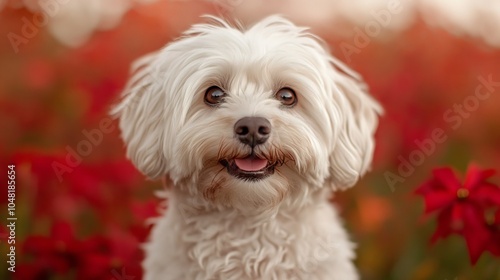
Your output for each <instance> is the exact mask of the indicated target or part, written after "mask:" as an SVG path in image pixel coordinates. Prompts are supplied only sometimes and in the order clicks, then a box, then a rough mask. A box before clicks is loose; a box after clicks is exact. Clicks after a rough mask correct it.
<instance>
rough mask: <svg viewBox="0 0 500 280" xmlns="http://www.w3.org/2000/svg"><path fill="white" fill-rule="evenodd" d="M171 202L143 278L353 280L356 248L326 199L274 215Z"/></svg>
mask: <svg viewBox="0 0 500 280" xmlns="http://www.w3.org/2000/svg"><path fill="white" fill-rule="evenodd" d="M169 204H170V205H169V210H168V211H167V212H166V213H165V216H163V217H161V218H160V219H159V220H158V221H157V223H156V225H155V227H154V229H153V233H152V235H151V240H150V242H149V243H148V244H146V246H145V249H146V256H147V258H146V260H145V262H144V267H145V270H146V275H145V279H342V280H349V279H355V278H353V277H355V275H356V272H355V269H354V267H353V265H352V261H351V260H352V258H353V256H354V254H353V249H352V245H351V243H350V242H349V241H348V238H347V236H346V233H345V231H344V229H343V228H342V227H341V222H340V221H339V220H338V217H337V214H336V211H335V209H334V208H333V207H332V205H331V204H330V203H329V202H327V201H326V199H325V200H324V201H322V202H320V203H316V204H314V205H312V204H311V205H309V206H304V208H302V209H294V208H292V207H290V206H286V205H287V203H283V204H282V207H280V209H279V211H278V213H277V214H276V215H275V216H274V217H269V215H260V216H258V215H244V214H242V213H240V212H237V211H235V210H222V211H214V212H211V213H198V214H196V215H195V214H194V213H193V212H192V209H187V208H184V209H183V206H182V205H183V204H182V203H181V202H180V201H176V200H175V197H174V198H171V200H170V202H169ZM339 273H341V274H339Z"/></svg>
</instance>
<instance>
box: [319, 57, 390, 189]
mask: <svg viewBox="0 0 500 280" xmlns="http://www.w3.org/2000/svg"><path fill="white" fill-rule="evenodd" d="M331 65H332V66H333V71H332V76H333V77H331V78H332V79H331V80H332V81H333V83H334V84H333V86H332V88H333V91H336V92H334V93H332V94H333V95H334V96H336V97H335V99H336V100H338V101H339V103H340V104H339V109H340V110H341V115H342V116H341V118H342V120H341V122H340V123H341V127H339V128H338V129H339V130H338V134H337V135H338V136H337V137H338V138H337V139H336V141H334V147H333V148H332V152H331V154H330V158H329V164H330V167H329V173H330V177H329V178H328V179H327V183H329V184H331V185H332V187H333V189H334V190H339V189H345V188H348V187H351V186H353V185H354V184H355V183H356V182H357V181H358V179H359V178H360V177H361V176H362V175H363V174H364V173H365V172H366V171H368V169H369V167H370V164H371V161H372V158H373V150H374V146H375V143H374V139H373V135H374V133H375V130H376V128H377V124H378V117H379V115H380V114H382V111H383V110H382V107H381V106H380V105H379V104H378V102H377V101H375V99H373V98H372V97H371V96H370V95H369V94H368V87H367V86H366V84H365V83H364V82H363V81H362V79H361V77H360V75H359V74H357V73H356V72H354V71H352V70H351V69H349V68H348V67H347V66H345V65H344V64H343V63H341V62H340V61H338V60H336V59H335V58H333V57H332V58H331ZM333 123H336V124H337V125H338V122H333Z"/></svg>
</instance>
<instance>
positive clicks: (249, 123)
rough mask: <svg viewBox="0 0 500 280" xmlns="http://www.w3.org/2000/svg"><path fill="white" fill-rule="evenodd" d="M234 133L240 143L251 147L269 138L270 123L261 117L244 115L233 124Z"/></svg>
mask: <svg viewBox="0 0 500 280" xmlns="http://www.w3.org/2000/svg"><path fill="white" fill-rule="evenodd" d="M234 133H235V134H236V137H238V139H239V140H240V141H241V143H244V144H247V145H249V146H251V147H252V148H253V147H255V146H257V145H259V144H263V143H265V142H266V141H267V139H269V134H271V123H270V122H269V121H268V120H267V119H265V118H261V117H245V118H242V119H240V120H238V121H237V122H236V123H235V124H234Z"/></svg>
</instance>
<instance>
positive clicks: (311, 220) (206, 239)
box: [115, 16, 381, 280]
mask: <svg viewBox="0 0 500 280" xmlns="http://www.w3.org/2000/svg"><path fill="white" fill-rule="evenodd" d="M211 19H212V21H213V22H212V23H210V24H199V25H194V26H193V27H192V28H191V29H190V30H188V31H187V32H186V33H185V34H184V36H183V37H182V38H181V39H179V40H177V41H175V42H172V43H170V44H169V45H167V46H166V47H165V48H163V49H161V50H160V51H158V52H156V53H154V54H151V55H148V56H146V57H145V58H142V59H140V60H139V61H138V62H137V64H136V65H135V74H134V75H133V77H132V79H131V81H130V83H129V86H128V88H127V89H126V90H125V93H124V96H123V100H122V102H121V103H120V104H119V105H118V106H117V107H116V108H115V114H116V115H117V116H118V117H119V119H120V120H119V122H120V128H121V130H122V137H123V139H124V141H125V143H126V145H127V155H128V157H129V158H130V159H131V160H132V162H133V163H134V164H135V166H136V167H137V168H138V169H139V170H140V171H141V172H142V173H144V174H145V175H147V176H148V177H150V178H160V177H163V178H166V181H167V185H168V189H167V193H168V204H169V205H168V210H167V211H166V212H165V213H164V214H163V216H162V217H160V218H158V220H157V221H156V223H155V225H154V228H153V231H152V234H151V237H150V241H149V242H148V243H147V244H146V245H145V251H146V259H145V261H144V263H143V266H144V270H145V279H147V280H148V279H238V280H239V279H265V280H267V279H329V280H331V279H338V280H349V279H357V278H358V275H357V272H356V269H355V267H354V265H353V263H352V261H353V258H354V252H353V244H352V243H351V242H350V241H349V238H348V237H347V234H346V232H345V230H344V229H343V227H342V224H341V221H340V220H339V218H338V216H337V213H336V210H335V208H334V207H333V206H332V205H331V204H330V202H329V197H330V196H331V193H332V192H333V191H336V190H341V189H345V188H348V187H350V186H352V185H354V184H355V183H356V181H357V180H358V179H359V178H360V176H361V175H363V173H365V171H367V169H368V167H369V165H370V162H371V160H372V154H373V148H374V141H373V133H374V130H375V128H376V126H377V122H378V114H379V113H380V112H381V108H380V107H379V105H378V103H377V102H376V101H375V100H374V99H372V98H371V97H370V96H369V95H368V94H367V92H366V91H367V88H366V86H365V85H364V84H363V82H362V81H361V79H360V77H359V76H358V74H357V73H354V72H353V71H352V70H350V69H348V68H347V67H346V66H345V65H343V64H342V63H340V62H339V61H338V60H336V59H335V58H333V57H332V56H330V54H329V53H328V51H327V50H326V48H324V46H323V43H321V41H320V40H319V39H317V38H316V37H315V36H314V35H311V34H310V33H308V32H307V29H306V28H302V27H297V26H295V25H294V24H292V23H291V22H289V21H288V20H286V19H283V18H281V17H279V16H271V17H268V18H266V19H264V20H262V21H260V22H259V23H257V24H255V25H253V26H252V27H250V28H248V29H245V28H242V27H240V26H232V25H231V24H229V23H227V22H225V21H223V20H220V19H217V18H211Z"/></svg>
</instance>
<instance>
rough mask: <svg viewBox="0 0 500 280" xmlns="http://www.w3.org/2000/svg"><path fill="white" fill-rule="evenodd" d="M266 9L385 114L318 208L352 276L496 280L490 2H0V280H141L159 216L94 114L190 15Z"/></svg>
mask: <svg viewBox="0 0 500 280" xmlns="http://www.w3.org/2000/svg"><path fill="white" fill-rule="evenodd" d="M272 13H281V14H283V15H285V16H287V17H288V18H290V19H292V20H293V21H295V22H297V23H298V24H301V25H306V26H311V29H312V31H313V32H314V33H316V34H318V35H319V36H321V37H322V38H324V40H325V41H326V42H327V43H328V45H329V46H330V47H331V51H332V53H333V54H334V55H335V56H337V57H338V58H339V59H340V60H342V61H344V62H345V63H346V64H347V65H349V66H350V67H352V68H353V69H355V70H356V71H358V72H360V73H361V74H362V75H363V77H364V78H365V80H366V82H367V84H368V85H369V87H370V89H371V93H372V94H373V95H374V96H375V97H376V98H377V99H378V100H379V101H380V102H381V103H382V104H383V106H384V108H385V114H384V116H383V117H382V119H381V122H380V127H379V129H378V132H377V149H376V153H375V159H374V163H373V167H372V171H371V172H370V173H369V174H368V175H367V176H365V178H363V179H362V180H361V181H360V182H359V184H358V185H357V186H356V187H354V188H352V189H350V190H348V191H346V192H343V193H338V194H337V195H336V197H335V198H334V201H335V203H336V204H337V205H338V206H339V209H340V211H341V213H342V216H343V217H344V219H345V223H346V226H347V228H348V229H349V232H350V233H351V236H352V239H353V240H354V241H355V242H356V243H357V244H358V247H357V253H358V258H357V260H356V263H357V266H358V267H359V270H360V273H361V276H362V279H442V280H445V279H460V280H462V279H474V280H476V279H500V262H499V256H500V244H499V242H500V214H499V213H500V210H499V205H500V194H499V187H498V185H499V184H500V175H499V174H495V171H499V170H500V1H494V0H490V1H486V0H485V1H473V0H462V1H451V0H447V1H444V0H443V1H433V0H415V1H411V0H359V1H340V0H338V1H335V0H313V1H299V0H271V1H264V0H255V1H250V0H220V1H195V0H191V1H190V0H109V1H100V0H85V1H84V0H0V37H1V38H2V39H1V40H0V130H1V133H0V154H1V159H0V164H1V166H2V167H1V170H3V171H2V172H4V174H5V177H3V178H4V179H2V180H4V181H3V182H2V185H3V186H6V187H5V188H4V187H2V194H1V195H0V205H1V208H0V209H1V210H0V220H1V221H2V223H0V225H1V226H0V239H1V244H2V246H1V248H0V250H1V256H2V257H1V258H0V259H2V260H3V259H5V260H7V261H2V262H1V263H0V278H1V279H117V280H121V279H129V280H132V279H140V278H141V274H142V272H141V268H140V261H141V259H142V257H143V256H142V252H141V250H140V244H141V242H143V241H144V240H145V239H146V237H147V235H148V231H149V229H150V222H151V218H152V217H154V216H155V215H156V213H157V212H156V211H157V209H158V208H159V207H161V206H162V203H161V199H159V198H157V197H156V196H155V192H156V191H157V190H160V189H161V184H160V183H159V182H154V181H149V180H147V179H146V178H144V177H143V176H142V175H141V174H139V173H138V172H137V171H136V170H135V169H134V167H133V166H132V165H131V164H130V162H129V161H128V160H127V159H126V158H125V151H124V148H123V143H122V142H121V140H120V138H119V131H118V128H117V123H116V121H114V120H112V119H111V118H110V117H109V116H108V112H109V110H110V107H111V106H112V104H113V103H114V102H116V101H117V99H118V96H119V94H120V91H121V89H122V88H123V86H124V84H125V82H126V79H127V77H128V74H129V66H130V64H131V63H132V61H134V60H135V59H137V58H138V57H140V56H141V55H144V54H146V53H148V52H151V51H154V50H156V49H158V48H160V47H162V46H164V45H165V44H166V43H167V42H169V41H171V40H173V39H174V38H176V37H177V36H179V35H180V34H181V32H182V31H183V30H185V29H186V28H188V27H189V26H190V25H191V24H193V23H197V22H203V21H204V19H203V18H200V15H203V14H216V15H223V16H225V17H229V18H238V19H239V20H240V21H241V22H243V23H244V24H251V23H252V22H254V21H255V20H258V19H259V18H262V17H263V16H265V15H267V14H272ZM12 164H13V165H15V168H14V169H15V174H16V175H15V185H16V192H15V195H16V196H15V201H14V202H15V204H16V206H15V213H14V214H15V217H16V218H17V220H16V227H15V242H16V243H15V246H16V247H15V254H16V255H15V271H16V272H14V273H12V272H10V271H9V270H8V267H10V266H11V265H10V264H9V263H8V261H9V259H11V258H10V257H9V256H8V254H10V253H11V252H10V246H11V245H12V244H8V242H9V240H10V239H9V237H10V236H11V235H12V232H11V228H8V227H7V225H8V223H9V222H10V221H8V220H7V218H8V217H9V215H10V213H9V212H8V204H9V202H12V201H9V199H8V188H7V182H8V180H9V179H8V176H7V173H8V171H9V169H8V165H12ZM468 166H470V168H469V170H468V171H467V167H468ZM433 170H434V171H433ZM11 239H12V238H11Z"/></svg>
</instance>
